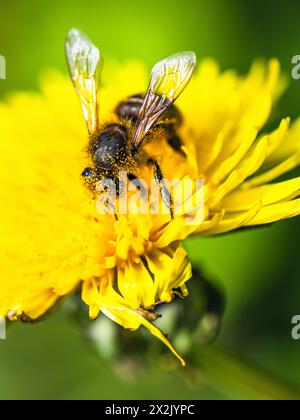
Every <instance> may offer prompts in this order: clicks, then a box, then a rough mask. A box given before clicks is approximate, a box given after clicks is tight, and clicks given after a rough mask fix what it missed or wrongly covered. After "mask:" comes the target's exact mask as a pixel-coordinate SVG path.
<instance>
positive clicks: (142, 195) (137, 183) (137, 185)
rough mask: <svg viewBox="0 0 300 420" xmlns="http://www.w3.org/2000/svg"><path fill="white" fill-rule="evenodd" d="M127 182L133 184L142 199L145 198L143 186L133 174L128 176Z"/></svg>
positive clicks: (146, 194) (145, 191)
mask: <svg viewBox="0 0 300 420" xmlns="http://www.w3.org/2000/svg"><path fill="white" fill-rule="evenodd" d="M128 180H129V181H130V182H132V183H133V185H134V186H135V187H136V188H137V189H138V190H139V191H140V192H141V197H142V198H147V196H148V191H147V189H146V188H145V186H144V185H143V183H142V182H140V180H139V179H138V178H137V177H136V176H135V175H133V174H128Z"/></svg>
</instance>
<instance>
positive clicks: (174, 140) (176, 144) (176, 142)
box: [168, 132, 186, 157]
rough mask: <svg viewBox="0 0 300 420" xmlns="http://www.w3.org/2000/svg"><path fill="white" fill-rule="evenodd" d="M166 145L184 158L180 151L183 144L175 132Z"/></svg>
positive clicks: (184, 155) (182, 152)
mask: <svg viewBox="0 0 300 420" xmlns="http://www.w3.org/2000/svg"><path fill="white" fill-rule="evenodd" d="M168 143H169V145H170V146H171V147H172V149H174V150H175V152H177V153H180V154H181V155H182V156H183V157H186V154H185V153H184V151H183V150H182V146H183V143H182V141H181V138H180V137H179V136H178V135H177V134H176V133H175V132H174V133H173V134H172V135H171V136H170V137H169V138H168Z"/></svg>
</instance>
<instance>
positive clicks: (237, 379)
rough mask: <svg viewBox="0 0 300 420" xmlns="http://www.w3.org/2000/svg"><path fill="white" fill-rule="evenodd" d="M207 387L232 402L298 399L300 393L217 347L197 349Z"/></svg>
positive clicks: (248, 362)
mask: <svg viewBox="0 0 300 420" xmlns="http://www.w3.org/2000/svg"><path fill="white" fill-rule="evenodd" d="M196 357H197V360H199V364H200V365H201V367H202V369H203V370H204V372H205V376H206V382H207V384H208V385H209V386H210V387H211V388H213V389H215V390H216V391H218V392H220V393H221V395H224V397H226V398H229V399H244V400H299V399H300V390H299V389H298V390H297V388H296V387H294V386H292V385H290V384H287V383H285V382H284V381H282V380H281V379H279V378H277V377H276V375H273V374H272V373H270V372H268V371H266V370H265V369H262V368H261V367H260V366H258V365H256V364H255V363H253V362H251V361H249V360H245V359H242V358H241V357H240V356H237V355H235V354H233V353H232V352H230V351H227V350H223V349H221V348H218V347H216V346H211V347H207V348H202V349H201V350H199V349H198V351H197V354H196Z"/></svg>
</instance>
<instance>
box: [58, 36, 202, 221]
mask: <svg viewBox="0 0 300 420" xmlns="http://www.w3.org/2000/svg"><path fill="white" fill-rule="evenodd" d="M66 55H67V61H68V66H69V70H70V75H71V79H72V82H73V85H74V88H75V90H76V92H77V94H78V96H79V100H80V103H81V107H82V111H83V115H84V118H85V121H86V123H87V128H88V132H89V144H88V148H87V150H88V153H89V156H90V161H91V162H92V163H91V165H90V167H88V168H86V169H84V171H83V172H82V177H83V179H84V181H85V184H86V185H87V186H88V187H89V188H90V189H91V190H95V188H96V187H95V186H96V185H97V183H99V181H101V180H104V179H110V180H113V181H114V182H115V185H116V186H117V191H118V194H121V193H122V188H121V186H120V185H119V173H120V171H123V172H124V171H126V172H127V173H128V178H129V180H130V181H134V180H136V179H137V177H136V172H137V169H138V168H140V167H143V166H145V165H146V166H148V167H152V168H153V174H154V177H155V180H156V182H157V184H158V186H159V190H160V193H161V196H162V199H163V201H164V203H165V204H166V206H167V207H168V209H169V211H170V215H171V218H173V217H174V204H173V198H172V195H171V192H170V191H169V190H168V188H167V186H166V183H165V181H164V176H163V173H162V170H161V168H160V165H159V163H158V162H157V160H156V159H155V158H153V157H151V156H149V155H148V154H147V152H146V151H145V148H144V147H143V146H144V145H145V144H146V143H147V142H149V141H151V140H153V139H154V138H155V137H156V136H157V135H158V133H162V132H163V133H164V134H165V135H164V137H165V138H167V139H168V143H169V144H170V146H171V147H172V148H173V149H174V151H175V152H176V153H183V152H182V149H181V146H182V142H181V139H180V137H179V136H178V134H177V130H178V127H179V126H180V125H181V123H182V115H181V113H180V111H179V110H178V109H177V107H176V106H175V105H174V102H175V101H176V99H177V98H178V97H179V95H180V94H181V93H182V92H183V91H184V89H185V88H186V86H187V85H188V83H189V81H190V79H191V77H192V75H193V72H194V69H195V66H196V55H195V53H193V52H182V53H178V54H175V55H172V56H171V57H168V58H166V59H164V60H162V61H160V62H158V63H157V64H156V65H155V66H154V67H153V69H152V72H151V77H150V84H149V87H148V90H147V92H146V93H145V94H136V95H133V96H131V97H129V98H127V99H124V101H123V102H121V103H120V104H119V105H118V106H117V107H116V109H115V115H116V118H117V120H116V121H117V122H112V123H109V124H104V125H101V124H100V121H99V94H100V80H101V74H102V69H103V58H102V55H101V54H100V51H99V50H98V48H97V47H96V46H95V45H93V43H92V42H91V41H90V40H89V38H88V37H87V36H86V35H84V34H83V33H82V32H80V31H79V30H78V29H72V30H71V31H70V32H69V34H68V37H67V40H66Z"/></svg>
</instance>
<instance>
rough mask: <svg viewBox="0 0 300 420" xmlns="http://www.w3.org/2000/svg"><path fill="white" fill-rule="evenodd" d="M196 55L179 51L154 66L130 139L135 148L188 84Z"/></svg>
mask: <svg viewBox="0 0 300 420" xmlns="http://www.w3.org/2000/svg"><path fill="white" fill-rule="evenodd" d="M196 61H197V60H196V54H195V53H193V52H182V53H178V54H175V55H172V56H171V57H168V58H166V59H165V60H162V61H160V62H159V63H157V64H156V65H155V66H154V67H153V69H152V73H151V79H150V85H149V88H148V91H147V93H146V96H145V99H144V103H143V106H142V108H141V111H140V114H139V117H138V120H137V126H136V127H137V128H136V132H135V135H134V138H133V145H134V147H136V148H138V147H139V145H140V143H141V142H142V140H143V139H144V137H145V136H146V134H147V133H148V131H149V130H150V129H151V128H152V127H153V125H154V124H155V123H156V122H157V120H158V119H159V117H160V116H161V115H162V114H163V113H164V112H165V111H166V110H167V108H169V106H170V105H172V104H173V103H174V102H175V101H176V99H177V98H178V97H179V95H180V94H181V93H182V92H183V91H184V89H185V88H186V86H187V85H188V83H189V81H190V79H191V77H192V75H193V72H194V70H195V67H196Z"/></svg>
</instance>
